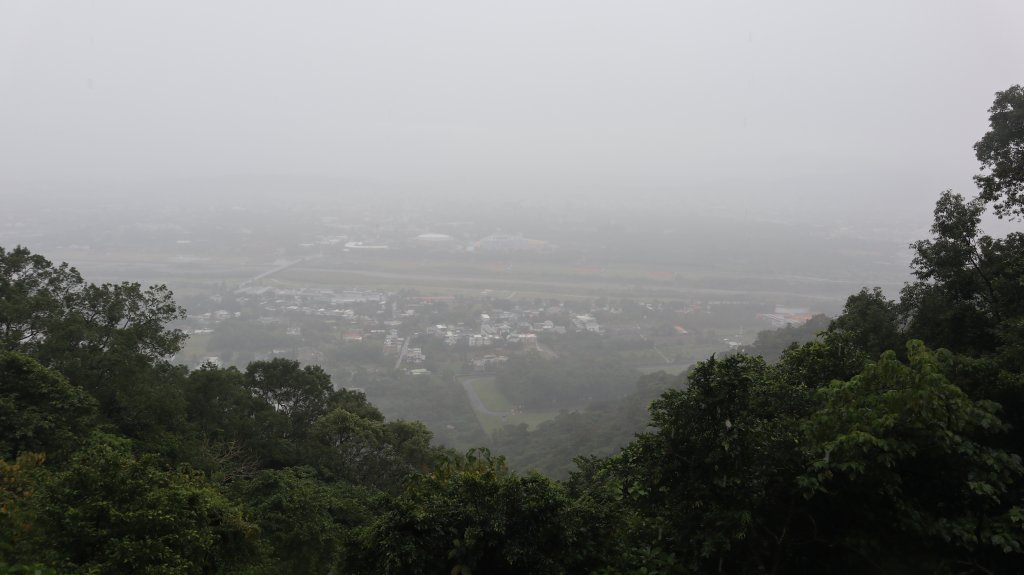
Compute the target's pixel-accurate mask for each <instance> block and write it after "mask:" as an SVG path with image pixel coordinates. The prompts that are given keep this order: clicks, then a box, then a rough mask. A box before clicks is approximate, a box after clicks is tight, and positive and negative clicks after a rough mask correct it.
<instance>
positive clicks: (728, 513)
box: [0, 87, 1024, 575]
mask: <svg viewBox="0 0 1024 575" xmlns="http://www.w3.org/2000/svg"><path fill="white" fill-rule="evenodd" d="M991 113H992V116H991V123H992V131H991V132H990V133H989V135H986V137H985V138H984V139H983V140H982V141H981V142H979V144H978V145H977V146H976V149H977V152H978V158H979V160H981V162H982V164H983V166H986V168H987V169H988V171H987V172H986V173H985V174H984V175H983V176H979V185H980V186H981V189H982V194H981V195H980V196H979V197H978V199H973V200H966V199H965V198H963V197H961V196H959V195H956V194H952V193H949V192H947V193H945V194H943V195H942V197H941V198H940V200H939V202H938V203H937V206H936V209H935V222H934V225H933V227H932V230H931V231H932V237H930V238H928V239H925V240H922V241H920V242H917V243H915V244H914V246H913V249H914V253H915V258H914V260H913V272H914V274H915V276H916V281H914V282H913V283H910V284H908V285H907V286H906V287H905V288H904V289H903V291H902V292H901V294H900V297H899V299H896V300H889V299H887V298H886V297H885V295H884V294H883V293H882V292H881V291H879V290H869V289H865V290H863V291H861V292H860V293H858V294H855V295H853V296H851V297H850V298H849V300H848V301H847V304H846V307H845V309H844V311H843V314H842V315H841V316H840V317H838V318H836V319H835V320H834V321H833V322H831V323H830V325H829V327H828V328H827V329H826V330H825V331H824V332H823V333H822V334H821V336H820V337H818V338H816V339H815V340H813V341H810V342H806V343H802V344H794V345H791V346H789V347H788V348H787V349H785V351H783V352H782V354H781V357H780V359H779V360H778V361H777V362H774V363H769V362H767V361H765V360H764V359H763V358H761V357H758V356H752V355H747V354H735V355H730V356H727V357H723V358H715V357H712V358H710V359H708V360H706V361H704V362H701V363H699V364H697V365H696V366H695V367H694V368H693V370H692V371H691V373H690V374H689V376H688V380H687V385H686V386H685V388H679V387H676V386H675V385H674V383H678V382H672V381H669V380H671V378H667V376H655V377H654V378H653V380H652V379H648V380H646V381H647V382H648V383H649V384H651V386H652V387H657V386H660V385H662V384H668V386H669V389H667V390H666V391H664V392H663V393H661V395H660V396H659V397H658V399H656V400H655V401H654V402H653V403H652V404H651V406H650V416H651V426H650V428H649V429H648V430H647V431H645V432H643V433H640V434H639V435H637V436H636V437H635V438H634V439H633V440H632V441H630V442H629V443H628V444H627V445H626V446H625V447H624V448H623V449H622V451H621V452H619V453H617V454H614V455H609V456H606V457H585V458H581V459H578V460H577V462H576V469H575V470H574V471H573V472H572V473H571V474H570V475H569V477H568V479H566V480H565V481H555V480H552V479H549V478H546V477H544V476H541V475H539V474H536V473H528V474H525V475H520V474H517V473H513V472H510V471H509V470H508V468H507V467H506V465H505V462H504V460H503V459H502V458H500V457H495V456H491V455H490V453H488V452H486V451H471V452H469V453H467V454H465V455H455V454H452V453H449V452H446V451H445V450H443V449H438V448H436V447H432V446H431V445H430V439H431V438H430V434H429V432H428V431H427V430H426V429H425V428H424V427H423V426H422V425H420V424H417V423H410V422H405V421H393V422H389V421H386V420H385V419H384V418H383V417H382V416H381V414H380V412H379V411H378V410H377V409H376V408H374V407H373V406H372V405H370V404H369V403H368V402H367V401H366V399H365V397H363V396H362V395H361V394H358V393H352V392H346V391H340V392H339V391H335V390H334V389H333V388H332V386H331V384H330V381H329V378H327V376H326V375H325V374H324V372H323V371H322V370H320V369H319V368H317V367H312V366H306V367H303V366H300V365H299V364H297V363H296V362H293V361H288V360H274V361H269V362H255V363H253V364H250V365H249V366H248V367H247V368H246V369H245V370H244V371H239V370H236V369H219V368H213V367H205V368H203V369H199V370H195V371H191V372H190V371H188V370H186V369H184V368H182V367H180V366H174V365H172V364H171V362H169V361H168V360H167V358H168V357H170V356H171V355H172V354H173V353H174V352H175V351H176V350H177V349H179V348H180V346H181V343H182V335H181V334H180V333H178V332H176V331H174V330H168V329H167V328H166V327H165V326H166V325H167V322H168V321H170V320H171V319H174V318H175V317H178V316H179V315H180V314H181V313H182V312H181V310H180V308H178V307H177V306H176V305H175V304H174V302H173V301H172V299H171V297H170V293H169V292H167V290H166V288H163V287H155V288H151V289H148V290H146V289H143V288H142V287H141V286H138V285H137V284H119V285H101V286H96V285H93V284H89V283H86V282H84V281H83V280H82V279H81V277H80V276H79V275H78V273H77V272H75V271H74V270H73V269H72V268H69V267H67V266H66V265H61V266H54V265H52V264H51V263H50V262H48V261H47V260H45V259H44V258H42V257H41V256H38V255H33V254H31V253H29V252H28V250H26V249H24V248H15V249H13V250H11V251H5V250H2V249H0V349H2V351H0V460H2V463H0V572H14V573H26V572H39V573H54V572H61V573H63V572H67V573H135V572H139V573H175V574H177V573H357V574H358V573H385V574H421V573H423V574H425V573H450V574H462V575H466V574H471V573H496V574H506V573H507V574H512V573H516V574H519V573H545V574H546V573H554V574H558V573H566V574H570V573H573V574H575V573H594V574H602V575H612V574H630V575H633V574H635V575H639V574H647V575H651V574H655V573H660V574H688V573H751V574H754V573H818V572H830V573H851V574H852V573H1015V572H1019V571H1020V566H1021V565H1022V564H1024V465H1022V461H1021V455H1022V454H1024V234H1021V233H1019V232H1014V233H1011V234H1009V235H1007V236H1005V237H1002V238H993V237H990V236H987V235H985V234H984V233H982V232H981V230H980V229H979V224H980V218H981V215H982V213H983V212H984V210H985V209H986V206H988V205H994V206H995V210H996V213H997V214H1000V215H1003V216H1007V217H1020V216H1024V195H1022V193H1021V192H1022V191H1024V176H1021V174H1024V170H1022V169H1021V168H1022V162H1021V159H1020V154H1019V150H1020V149H1021V145H1022V143H1024V88H1021V87H1013V88H1011V89H1009V90H1007V91H1006V92H1001V93H999V94H997V99H996V103H995V105H994V106H993V108H992V110H991ZM993 134H995V136H993ZM1014 162H1016V163H1015V164H1014ZM666 378H667V379H666ZM627 419H629V418H628V417H626V416H623V420H627Z"/></svg>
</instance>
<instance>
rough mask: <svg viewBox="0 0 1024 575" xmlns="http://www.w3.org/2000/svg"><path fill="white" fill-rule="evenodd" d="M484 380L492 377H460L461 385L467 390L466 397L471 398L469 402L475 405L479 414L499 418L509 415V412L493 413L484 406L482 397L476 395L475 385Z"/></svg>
mask: <svg viewBox="0 0 1024 575" xmlns="http://www.w3.org/2000/svg"><path fill="white" fill-rule="evenodd" d="M482 379H490V376H486V375H482V376H481V375H476V376H473V375H471V376H468V377H460V378H459V383H461V384H462V388H463V389H465V390H466V395H468V396H469V402H470V403H472V404H473V409H475V410H476V411H478V412H479V413H482V414H484V415H497V416H499V417H500V416H502V415H508V412H507V411H491V410H490V409H487V406H486V405H484V402H483V401H482V400H481V399H480V396H479V395H477V393H476V388H475V387H473V383H474V382H477V381H480V380H482Z"/></svg>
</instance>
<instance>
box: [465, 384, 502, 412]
mask: <svg viewBox="0 0 1024 575" xmlns="http://www.w3.org/2000/svg"><path fill="white" fill-rule="evenodd" d="M470 385H472V386H473V389H475V390H476V394H477V395H478V396H480V401H482V402H483V403H484V407H486V408H487V409H489V410H491V411H509V410H511V409H512V404H511V403H510V402H509V400H508V399H506V398H505V396H504V395H503V394H502V393H501V391H499V390H498V380H497V378H494V377H487V378H483V377H481V378H478V379H474V380H473V381H472V383H471V384H470Z"/></svg>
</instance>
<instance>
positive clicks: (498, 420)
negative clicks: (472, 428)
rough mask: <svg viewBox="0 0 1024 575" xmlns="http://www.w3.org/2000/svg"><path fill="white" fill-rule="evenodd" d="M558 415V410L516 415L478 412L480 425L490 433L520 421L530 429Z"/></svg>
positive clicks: (517, 423)
mask: <svg viewBox="0 0 1024 575" xmlns="http://www.w3.org/2000/svg"><path fill="white" fill-rule="evenodd" d="M556 415H558V412H557V411H539V412H533V413H517V414H515V415H487V414H484V413H479V412H477V414H476V418H477V419H478V420H479V421H480V426H481V427H483V428H484V431H485V432H487V434H488V435H490V434H492V433H494V432H495V431H497V430H499V429H501V428H502V427H505V426H506V425H519V424H520V423H525V424H526V425H527V426H528V427H529V428H530V429H534V428H536V427H537V426H538V425H540V424H541V423H543V422H545V421H548V420H549V419H554V418H555V416H556Z"/></svg>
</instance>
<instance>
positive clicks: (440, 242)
mask: <svg viewBox="0 0 1024 575" xmlns="http://www.w3.org/2000/svg"><path fill="white" fill-rule="evenodd" d="M412 243H413V245H414V246H416V247H419V248H424V249H436V250H448V249H452V248H454V247H455V238H453V237H451V236H449V235H448V234H433V233H428V234H420V235H418V236H416V237H415V238H413V240H412Z"/></svg>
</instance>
